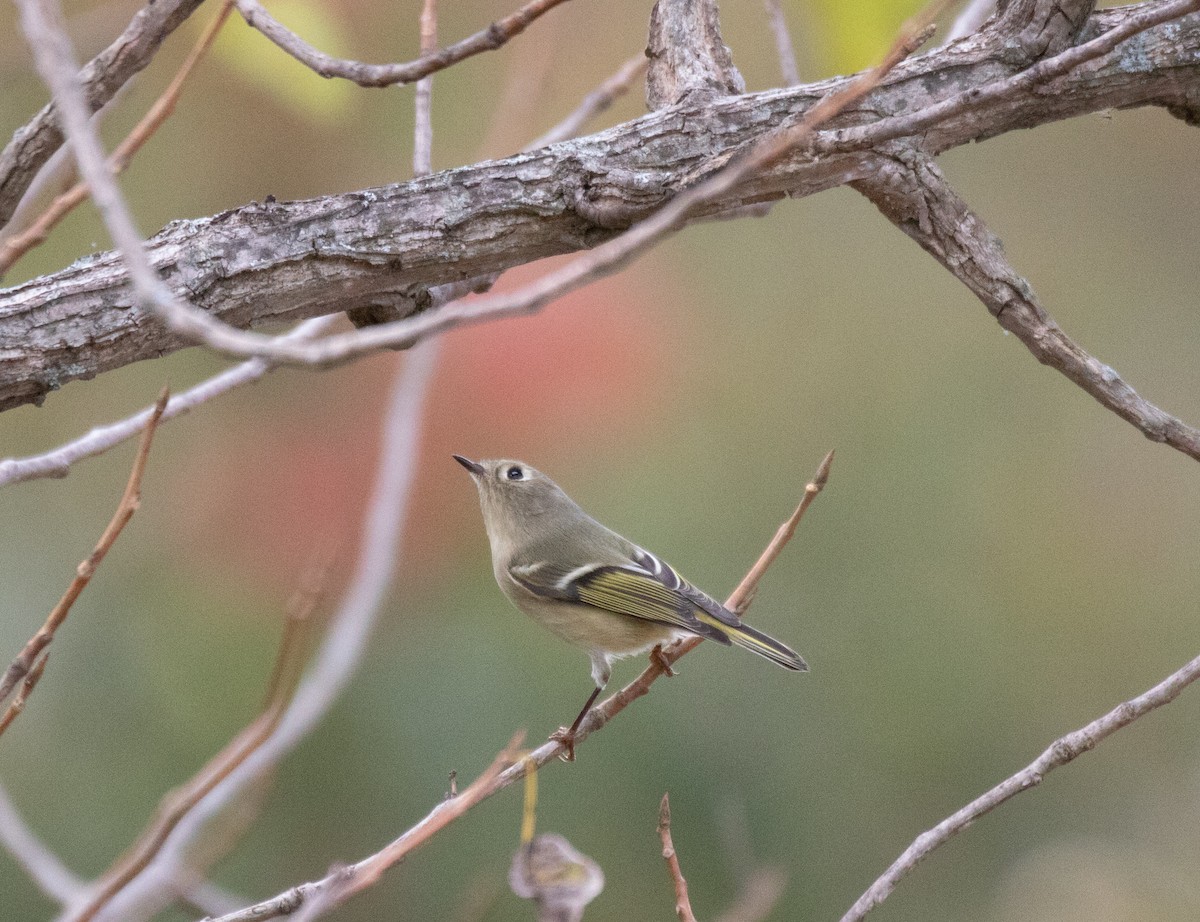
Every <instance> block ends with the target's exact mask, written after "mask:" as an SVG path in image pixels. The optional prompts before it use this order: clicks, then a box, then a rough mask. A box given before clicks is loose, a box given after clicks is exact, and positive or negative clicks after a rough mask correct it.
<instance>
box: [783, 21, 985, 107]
mask: <svg viewBox="0 0 1200 922" xmlns="http://www.w3.org/2000/svg"><path fill="white" fill-rule="evenodd" d="M989 2H992V0H989ZM763 6H764V7H765V8H766V11H767V21H768V22H769V23H770V24H771V34H772V35H774V36H775V53H776V54H778V55H779V73H780V75H781V76H782V77H783V85H784V86H795V85H796V84H797V83H799V82H800V69H799V68H798V67H797V66H796V46H795V45H794V44H793V43H792V33H791V32H790V31H789V30H788V24H787V17H785V16H784V15H783V4H782V3H781V2H780V0H763Z"/></svg>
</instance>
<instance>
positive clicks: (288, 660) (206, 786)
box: [66, 568, 326, 922]
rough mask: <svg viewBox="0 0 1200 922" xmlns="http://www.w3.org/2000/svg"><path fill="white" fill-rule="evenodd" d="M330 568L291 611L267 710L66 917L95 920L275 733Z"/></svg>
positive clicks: (168, 799) (161, 811)
mask: <svg viewBox="0 0 1200 922" xmlns="http://www.w3.org/2000/svg"><path fill="white" fill-rule="evenodd" d="M324 569H326V568H323V570H322V572H321V574H320V575H318V576H317V577H316V578H314V579H312V581H311V583H310V585H308V586H306V587H303V588H302V589H301V590H300V591H299V592H298V593H297V594H296V597H295V598H294V599H293V601H292V604H291V605H290V607H289V610H288V614H287V619H286V620H285V622H284V628H283V636H282V638H281V639H280V642H279V651H278V653H277V654H276V657H275V665H274V668H273V669H272V671H271V678H270V680H269V682H268V684H267V696H266V703H265V704H264V706H263V709H262V711H261V712H260V713H259V715H258V716H257V717H256V718H254V720H253V721H251V722H250V723H249V724H247V725H246V727H245V728H243V729H242V731H241V732H240V733H238V734H237V735H236V736H235V737H234V738H233V739H232V740H230V741H229V743H227V744H226V746H225V748H224V749H222V750H221V751H220V752H218V753H217V754H216V755H215V756H213V757H212V759H210V760H209V761H208V763H207V764H205V765H204V767H203V768H201V769H200V770H199V771H198V772H197V773H196V774H195V775H194V776H193V777H192V778H191V779H190V780H189V781H188V782H187V783H185V784H184V785H182V786H181V787H179V788H177V789H176V790H174V791H171V792H170V793H168V794H167V795H166V796H165V797H164V798H163V799H162V802H161V803H160V804H159V806H158V810H157V811H156V813H155V815H154V817H153V818H152V819H151V821H150V823H149V825H148V826H147V827H146V828H145V829H144V830H143V831H142V833H141V835H140V836H138V838H137V840H136V841H135V842H134V843H133V845H131V846H130V847H129V849H128V851H126V853H125V854H124V855H122V856H121V857H120V858H118V859H117V861H116V862H115V863H114V864H113V866H112V867H111V868H109V870H108V871H107V872H105V874H104V875H103V876H102V877H101V878H100V880H99V882H98V883H97V884H96V885H95V886H94V887H93V888H92V889H91V892H90V893H89V894H88V897H87V899H86V900H85V901H84V903H83V905H81V906H78V907H72V908H71V909H70V910H69V911H68V913H67V915H66V918H68V919H70V920H72V922H90V920H92V919H94V918H95V917H96V915H97V914H98V913H99V912H100V910H101V909H102V908H103V907H104V906H106V905H107V904H108V903H109V902H110V901H111V900H112V898H113V897H114V896H116V894H117V893H119V892H120V891H121V889H122V888H123V887H124V886H125V885H126V884H128V883H129V882H130V881H131V880H133V879H134V878H135V877H136V876H137V875H138V874H139V873H141V871H142V870H143V869H144V868H145V867H146V866H147V865H148V864H149V863H150V862H151V861H152V860H153V859H154V857H155V855H157V854H158V852H159V850H160V849H161V848H162V846H163V844H164V843H165V842H166V841H167V837H168V836H169V835H170V834H171V832H172V831H173V830H174V829H175V828H176V827H177V826H178V825H179V823H180V821H182V820H183V818H184V817H185V816H186V815H187V814H188V812H189V811H190V810H191V809H192V808H193V807H194V806H195V805H196V804H197V803H199V802H200V800H201V799H202V798H204V797H205V796H207V795H208V794H209V793H210V792H211V791H212V790H213V789H214V788H215V787H216V786H217V785H218V784H220V783H221V782H222V781H223V780H224V779H226V778H228V777H229V775H230V774H231V773H232V772H233V770H234V769H236V768H237V767H238V766H239V765H241V764H242V763H244V762H245V761H246V759H248V758H249V757H250V755H251V754H252V753H253V752H254V751H255V750H256V749H258V748H259V747H260V746H261V745H262V744H263V743H265V742H266V741H267V740H268V739H269V738H270V736H271V734H272V733H274V732H275V729H276V728H277V727H278V726H279V721H280V720H281V719H282V717H283V714H284V711H285V709H286V707H287V704H288V701H289V699H290V697H291V694H292V691H293V689H294V688H295V680H296V677H297V676H298V674H299V671H300V670H299V667H300V664H301V663H303V662H304V645H303V643H302V640H303V635H304V633H305V629H306V628H307V626H308V625H309V623H310V618H311V615H312V612H313V609H314V608H315V607H316V605H317V602H318V599H319V597H320V592H321V584H322V583H323V573H324Z"/></svg>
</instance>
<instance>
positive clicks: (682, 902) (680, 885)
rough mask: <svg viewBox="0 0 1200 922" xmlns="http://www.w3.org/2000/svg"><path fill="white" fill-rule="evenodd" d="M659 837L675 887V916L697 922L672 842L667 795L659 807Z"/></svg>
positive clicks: (686, 921)
mask: <svg viewBox="0 0 1200 922" xmlns="http://www.w3.org/2000/svg"><path fill="white" fill-rule="evenodd" d="M658 837H659V839H661V840H662V856H663V860H664V861H665V862H666V863H667V872H668V873H669V874H670V875H671V882H672V883H673V884H674V885H675V915H677V916H679V922H696V915H695V913H693V912H692V901H691V900H690V899H689V898H688V889H687V881H686V880H685V879H684V877H683V869H682V868H680V867H679V855H677V854H676V853H675V843H674V842H673V841H672V840H671V801H670V798H669V797H668V795H666V794H663V797H662V803H661V804H659V807H658Z"/></svg>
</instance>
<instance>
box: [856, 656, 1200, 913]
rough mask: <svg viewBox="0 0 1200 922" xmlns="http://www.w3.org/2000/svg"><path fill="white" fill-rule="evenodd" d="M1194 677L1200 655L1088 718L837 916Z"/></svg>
mask: <svg viewBox="0 0 1200 922" xmlns="http://www.w3.org/2000/svg"><path fill="white" fill-rule="evenodd" d="M1198 678H1200V656H1198V657H1196V658H1195V659H1194V660H1192V661H1191V662H1190V663H1188V664H1187V665H1186V666H1184V667H1183V668H1181V669H1179V670H1178V671H1176V672H1173V673H1172V674H1171V675H1169V676H1167V677H1166V678H1165V679H1163V680H1162V681H1161V682H1159V683H1158V684H1157V685H1155V686H1154V687H1153V688H1151V689H1150V690H1149V691H1147V692H1145V693H1144V694H1141V695H1139V696H1138V697H1136V698H1133V699H1131V700H1129V701H1126V702H1125V703H1123V704H1119V705H1117V707H1115V708H1113V709H1112V710H1111V711H1109V712H1108V713H1107V714H1105V715H1104V716H1103V717H1099V718H1097V719H1096V720H1093V721H1092V722H1091V723H1089V724H1088V725H1087V726H1084V727H1080V728H1079V729H1078V730H1075V731H1073V732H1071V733H1068V734H1067V735H1066V736H1062V737H1059V738H1058V739H1056V740H1055V741H1054V742H1053V743H1051V744H1050V746H1049V747H1048V748H1047V749H1046V751H1045V752H1043V753H1042V754H1041V755H1040V756H1038V757H1037V758H1036V759H1034V761H1032V762H1031V763H1029V765H1027V766H1025V768H1023V769H1021V771H1019V772H1017V773H1016V774H1015V775H1012V776H1010V777H1008V778H1006V779H1005V780H1004V781H1002V782H1001V783H1000V784H998V785H996V786H995V787H994V788H992V789H991V790H990V791H988V792H987V793H986V794H983V795H982V796H980V797H977V798H976V799H975V800H973V801H971V802H970V803H969V804H967V805H966V806H965V807H963V808H962V809H961V810H959V811H957V812H956V813H953V814H951V815H950V816H948V817H946V819H944V820H942V821H941V822H940V823H938V824H937V825H936V826H934V827H933V828H932V829H929V830H927V831H926V832H923V833H921V835H919V836H917V838H916V839H914V840H913V843H912V845H910V846H909V847H908V848H907V849H905V851H904V853H903V854H902V855H901V856H900V857H899V858H897V859H896V861H895V862H893V863H892V866H891V867H889V868H888V869H887V871H885V872H884V874H883V875H882V876H881V877H880V878H879V879H878V880H876V881H875V883H873V884H871V886H870V887H869V888H868V889H867V891H866V892H865V893H864V894H863V895H862V896H860V897H859V898H858V900H857V901H856V902H855V904H854V905H853V906H852V907H850V910H849V911H848V912H847V913H846V914H845V915H844V916H842V922H858V920H860V919H862V918H863V917H864V916H865V915H866V914H867V913H868V912H870V911H871V910H872V909H874V908H875V907H876V906H878V905H879V904H880V903H882V902H883V901H884V900H885V899H887V897H888V895H889V894H891V892H892V891H893V890H895V889H896V885H897V884H898V883H900V881H901V880H903V879H904V878H905V877H906V876H907V875H908V874H909V873H910V872H912V871H913V869H915V868H916V866H917V865H918V864H919V863H920V862H921V861H922V860H924V859H925V858H926V857H928V855H929V854H930V853H931V852H932V851H933V850H934V849H936V848H938V847H939V846H941V845H944V844H945V843H946V842H948V841H949V840H950V839H952V838H953V837H954V836H955V835H957V834H958V833H960V832H962V831H963V830H964V829H966V828H967V827H968V826H970V825H971V824H972V823H973V822H975V821H976V820H977V819H979V818H980V817H981V816H983V815H984V814H986V813H989V812H991V811H992V810H994V809H996V807H998V806H1000V805H1001V804H1002V803H1004V802H1005V801H1007V800H1009V799H1010V798H1013V797H1015V796H1016V795H1018V794H1020V793H1021V792H1022V791H1028V790H1029V789H1030V788H1033V787H1036V786H1037V785H1038V784H1040V783H1041V781H1042V779H1043V778H1044V777H1045V776H1046V775H1047V774H1049V773H1050V772H1051V771H1053V770H1054V769H1056V768H1058V767H1059V766H1060V765H1066V764H1067V763H1068V762H1071V761H1073V760H1074V759H1076V758H1078V757H1079V756H1081V755H1083V754H1084V753H1085V752H1090V751H1091V750H1092V749H1094V748H1095V747H1096V746H1097V744H1099V743H1100V742H1101V741H1102V740H1104V739H1106V738H1107V737H1109V736H1111V735H1112V734H1113V733H1116V732H1117V731H1118V730H1120V729H1121V728H1122V727H1127V726H1129V724H1131V723H1133V722H1134V721H1135V720H1137V719H1138V718H1139V717H1142V716H1144V715H1145V714H1148V713H1150V712H1151V711H1153V710H1154V709H1156V708H1160V707H1162V706H1163V705H1164V704H1169V703H1170V702H1172V701H1174V700H1175V699H1176V698H1177V697H1179V695H1180V694H1181V693H1182V692H1183V690H1184V689H1185V688H1187V687H1188V686H1189V685H1191V684H1192V683H1193V682H1195V681H1196V679H1198Z"/></svg>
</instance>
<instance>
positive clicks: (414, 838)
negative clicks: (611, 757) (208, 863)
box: [211, 733, 525, 922]
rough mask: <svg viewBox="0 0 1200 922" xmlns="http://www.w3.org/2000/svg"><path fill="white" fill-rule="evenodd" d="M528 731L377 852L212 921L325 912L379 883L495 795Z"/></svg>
mask: <svg viewBox="0 0 1200 922" xmlns="http://www.w3.org/2000/svg"><path fill="white" fill-rule="evenodd" d="M524 737H525V735H524V733H518V734H517V735H516V736H514V737H513V738H512V739H511V740H510V741H509V743H508V745H507V746H506V747H504V749H503V750H502V751H501V752H500V754H499V755H497V756H496V758H495V759H493V760H492V764H491V765H489V766H488V767H487V768H486V769H485V770H484V771H483V773H482V774H480V775H479V777H478V778H476V779H475V780H474V781H472V782H471V783H470V784H469V785H467V787H466V788H464V789H463V790H461V791H459V793H458V796H457V797H452V798H450V799H448V800H443V801H442V802H441V803H440V804H438V806H436V807H434V809H433V811H432V812H430V813H429V814H428V815H427V816H426V817H425V818H424V819H423V820H421V822H419V823H417V824H416V825H415V826H413V827H411V828H410V829H409V830H408V831H407V832H405V833H404V834H403V835H402V836H400V837H399V838H398V839H395V840H394V841H393V842H391V843H389V844H388V845H386V846H385V847H384V848H382V849H380V850H379V851H378V852H376V853H375V854H374V855H371V856H370V857H368V858H364V859H363V860H362V861H359V862H357V863H356V864H352V865H348V866H346V867H343V868H339V869H337V870H335V871H333V872H332V873H330V874H328V875H327V876H325V877H323V878H322V879H321V880H317V881H313V882H312V883H307V884H300V885H299V886H297V887H293V888H291V889H290V890H287V891H285V892H283V893H281V894H279V895H278V896H276V897H274V898H272V899H270V900H265V901H263V902H261V903H256V904H255V905H253V906H249V907H247V908H245V909H242V910H239V911H238V912H233V913H230V914H228V915H225V916H221V917H220V918H219V919H213V920H211V922H261V920H265V919H274V918H277V917H279V916H282V915H290V914H292V913H293V912H295V911H296V910H297V909H299V908H300V907H301V906H306V907H308V908H309V909H310V915H307V916H305V918H309V919H312V918H316V917H317V916H318V915H320V914H321V913H322V912H324V911H326V910H328V909H332V908H334V907H335V906H337V905H339V904H340V903H342V902H344V901H345V900H347V899H348V898H349V897H351V896H353V895H354V894H355V893H358V892H359V891H361V890H364V889H366V888H367V887H369V886H371V885H372V884H374V883H375V882H376V881H378V880H379V878H380V877H381V876H382V875H383V873H384V872H385V871H387V870H388V868H391V867H393V866H394V865H396V864H398V863H399V862H400V861H403V860H404V858H405V857H407V856H408V855H409V854H410V853H411V852H413V851H415V850H416V849H418V848H420V847H421V846H422V845H424V844H425V843H426V842H428V841H429V839H430V838H432V837H433V836H434V834H435V833H437V832H439V831H441V830H442V829H444V828H445V827H446V826H448V825H450V823H452V822H454V820H456V819H458V818H459V817H460V816H462V815H463V814H464V813H466V812H467V811H468V810H470V809H471V808H472V807H473V806H475V805H476V804H477V803H479V802H480V801H482V800H484V799H486V798H487V797H489V796H491V795H492V794H493V793H494V792H495V783H496V779H497V778H499V777H500V774H501V773H502V772H503V771H504V769H505V768H507V767H509V766H511V765H512V764H514V763H515V762H517V761H518V759H519V758H520V756H519V749H520V746H521V742H522V741H523V740H524Z"/></svg>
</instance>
